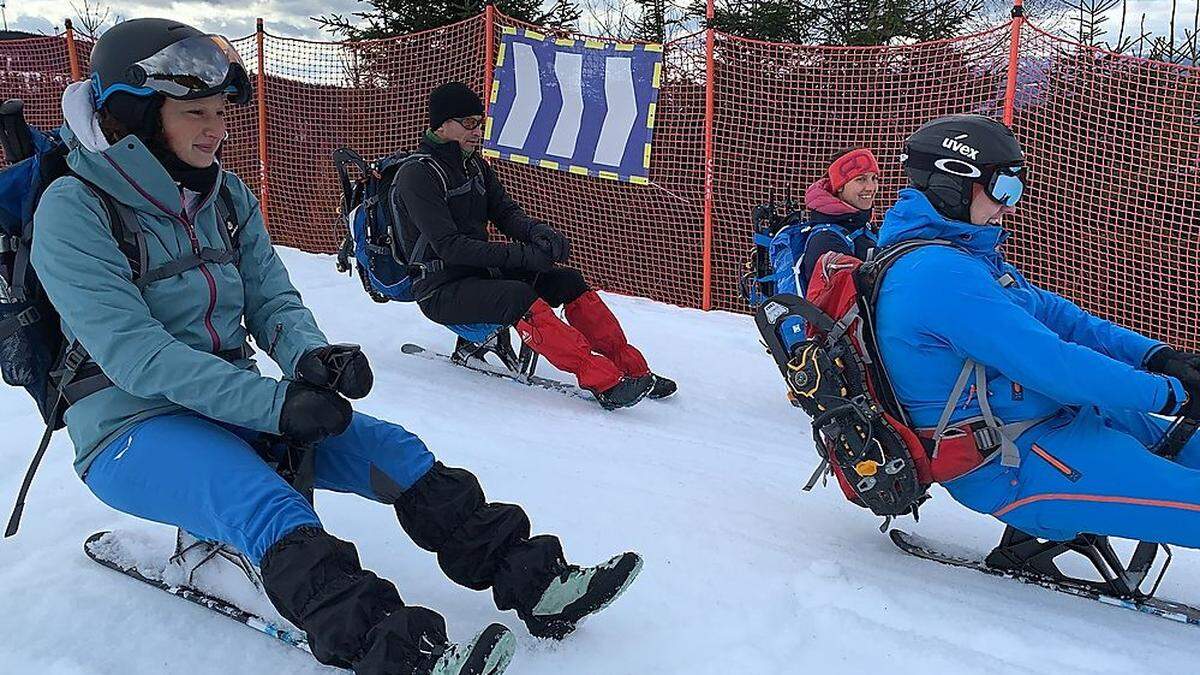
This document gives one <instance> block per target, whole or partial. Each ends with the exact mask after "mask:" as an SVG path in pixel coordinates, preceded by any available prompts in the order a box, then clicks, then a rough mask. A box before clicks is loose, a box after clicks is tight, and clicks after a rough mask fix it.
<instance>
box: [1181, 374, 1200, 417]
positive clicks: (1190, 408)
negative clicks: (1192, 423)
mask: <svg viewBox="0 0 1200 675" xmlns="http://www.w3.org/2000/svg"><path fill="white" fill-rule="evenodd" d="M1183 389H1184V391H1186V392H1187V399H1185V400H1184V402H1183V407H1181V408H1180V409H1179V416H1180V417H1186V418H1188V419H1189V420H1200V382H1195V381H1193V382H1184V383H1183Z"/></svg>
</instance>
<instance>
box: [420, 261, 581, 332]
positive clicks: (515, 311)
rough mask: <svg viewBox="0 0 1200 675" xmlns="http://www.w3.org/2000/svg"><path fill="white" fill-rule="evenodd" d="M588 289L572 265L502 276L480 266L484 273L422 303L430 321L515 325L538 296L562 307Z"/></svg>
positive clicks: (453, 284) (442, 289)
mask: <svg viewBox="0 0 1200 675" xmlns="http://www.w3.org/2000/svg"><path fill="white" fill-rule="evenodd" d="M587 291H588V285H587V282H586V281H584V279H583V275H582V274H580V273H579V270H576V269H574V268H571V267H555V268H553V269H550V270H547V271H545V272H506V273H504V275H503V276H501V277H500V278H494V277H491V276H487V271H486V270H480V276H477V277H467V278H466V279H458V280H456V281H451V282H450V283H448V284H445V285H444V286H440V287H439V288H437V289H436V290H434V291H433V293H431V294H430V295H429V296H428V297H426V298H425V299H423V300H421V301H420V302H419V303H418V304H419V306H420V307H421V311H422V312H424V314H425V316H426V317H428V318H429V320H430V321H433V322H434V323H440V324H442V325H447V324H464V323H497V324H500V325H502V326H511V325H513V324H514V323H516V322H517V320H519V319H520V318H521V317H523V316H525V313H526V312H528V311H529V308H530V307H532V306H533V302H534V300H537V299H538V298H541V299H542V300H545V301H546V304H548V305H550V306H551V307H559V306H562V305H565V304H568V303H570V302H571V301H573V300H574V299H575V298H578V297H579V296H581V295H583V294H584V293H586V292H587Z"/></svg>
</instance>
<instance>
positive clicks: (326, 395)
mask: <svg viewBox="0 0 1200 675" xmlns="http://www.w3.org/2000/svg"><path fill="white" fill-rule="evenodd" d="M352 413H353V410H351V408H350V402H349V401H347V400H346V399H344V398H342V397H341V396H340V395H338V394H337V392H334V391H332V390H330V389H324V388H319V387H314V386H312V385H309V384H305V383H303V382H298V381H293V382H292V383H291V384H289V385H288V388H287V393H286V394H284V397H283V412H281V413H280V414H279V433H280V435H282V436H283V437H284V438H287V439H288V440H291V441H296V442H297V443H319V442H321V441H323V440H325V439H326V438H328V437H330V436H337V435H338V434H340V433H342V432H343V431H345V430H346V427H348V426H350V416H351V414H352Z"/></svg>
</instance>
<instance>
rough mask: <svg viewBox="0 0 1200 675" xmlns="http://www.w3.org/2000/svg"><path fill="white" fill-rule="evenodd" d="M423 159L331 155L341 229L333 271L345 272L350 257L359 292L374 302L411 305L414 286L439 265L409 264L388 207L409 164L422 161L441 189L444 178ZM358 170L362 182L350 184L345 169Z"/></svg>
mask: <svg viewBox="0 0 1200 675" xmlns="http://www.w3.org/2000/svg"><path fill="white" fill-rule="evenodd" d="M428 160H430V157H429V156H428V155H424V154H420V153H412V152H397V153H395V154H392V155H388V156H387V157H384V158H382V159H378V160H375V161H374V162H367V161H366V160H364V159H363V158H362V157H361V156H359V155H358V153H356V152H354V151H353V150H351V149H350V148H338V149H337V150H335V151H334V152H333V163H334V167H335V168H336V169H337V174H338V180H339V182H340V183H341V188H342V203H341V216H342V220H343V222H344V224H345V227H346V232H345V234H344V235H343V237H342V245H341V247H340V249H339V251H338V256H337V269H338V271H339V272H349V271H350V267H351V262H350V260H351V258H353V259H354V263H353V266H354V268H355V269H356V270H357V272H358V276H359V279H360V280H361V281H362V285H363V289H365V290H366V291H367V295H369V296H371V299H372V300H374V301H375V302H391V301H396V302H413V301H415V300H416V297H415V296H414V295H413V288H412V287H413V282H415V281H416V280H418V279H420V278H421V277H422V276H424V274H425V272H426V271H427V270H428V271H436V269H429V268H430V267H435V268H436V266H438V265H441V261H440V260H435V261H432V262H430V263H427V264H414V263H410V262H409V260H408V256H407V254H406V253H405V251H404V246H403V242H404V238H403V236H402V235H401V233H400V230H399V225H400V224H399V223H397V222H396V218H395V213H394V212H393V209H392V206H391V199H390V195H391V191H392V185H393V183H394V181H395V179H396V174H398V173H399V172H400V168H401V167H403V166H404V165H405V164H407V163H409V162H419V161H426V164H427V165H428V166H430V167H432V168H433V170H434V172H435V173H436V174H437V176H438V178H440V179H441V181H442V189H443V190H445V189H446V175H445V174H444V173H443V172H442V169H441V167H440V166H438V164H437V162H434V161H428ZM351 168H356V169H358V172H359V174H360V175H361V178H359V179H358V180H351V178H350V169H351Z"/></svg>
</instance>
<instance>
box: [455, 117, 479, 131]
mask: <svg viewBox="0 0 1200 675" xmlns="http://www.w3.org/2000/svg"><path fill="white" fill-rule="evenodd" d="M450 119H452V120H454V121H455V122H458V125H459V126H461V127H462V128H464V129H466V130H467V131H473V130H475V129H478V128H479V126H480V125H481V124H483V118H482V117H451V118H450Z"/></svg>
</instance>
